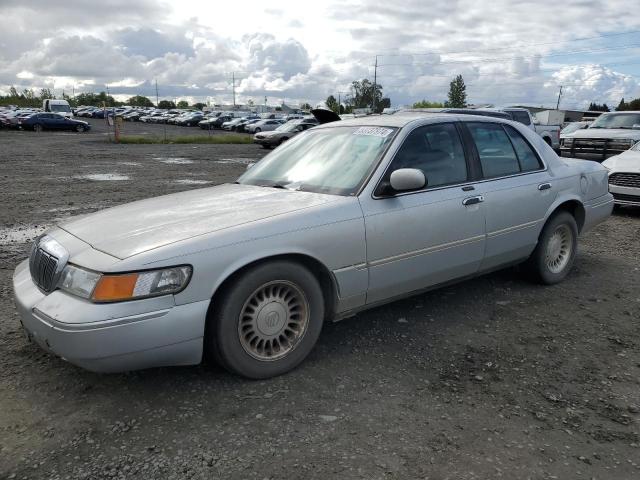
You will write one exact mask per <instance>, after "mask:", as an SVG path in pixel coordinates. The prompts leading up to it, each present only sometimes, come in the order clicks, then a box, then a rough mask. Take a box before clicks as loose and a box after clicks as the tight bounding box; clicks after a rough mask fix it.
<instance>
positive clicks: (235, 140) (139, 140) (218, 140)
mask: <svg viewBox="0 0 640 480" xmlns="http://www.w3.org/2000/svg"><path fill="white" fill-rule="evenodd" d="M252 142H253V140H252V138H251V137H250V136H248V135H247V136H245V135H211V136H207V135H183V136H180V137H171V138H166V139H165V138H163V137H151V136H149V137H147V136H141V135H122V136H121V137H120V142H119V143H124V144H128V145H154V144H185V143H213V144H218V145H219V144H246V143H252Z"/></svg>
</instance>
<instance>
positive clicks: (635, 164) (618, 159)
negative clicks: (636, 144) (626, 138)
mask: <svg viewBox="0 0 640 480" xmlns="http://www.w3.org/2000/svg"><path fill="white" fill-rule="evenodd" d="M602 165H604V166H605V167H607V168H608V169H609V170H611V171H612V172H625V173H640V152H638V151H636V150H627V151H626V152H623V153H621V154H620V155H615V156H613V157H610V158H608V159H607V160H605V161H604V162H602Z"/></svg>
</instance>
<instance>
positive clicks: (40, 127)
mask: <svg viewBox="0 0 640 480" xmlns="http://www.w3.org/2000/svg"><path fill="white" fill-rule="evenodd" d="M33 130H34V131H36V132H38V133H40V132H41V131H42V130H43V129H42V125H40V124H39V123H36V124H35V125H34V126H33Z"/></svg>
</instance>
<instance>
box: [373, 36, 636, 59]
mask: <svg viewBox="0 0 640 480" xmlns="http://www.w3.org/2000/svg"><path fill="white" fill-rule="evenodd" d="M635 33H640V30H629V31H626V32H618V33H605V34H602V35H596V36H592V37H582V38H574V39H569V40H556V41H553V42H542V43H528V44H520V45H514V46H510V47H497V48H490V49H476V50H460V51H454V52H442V51H440V52H437V51H433V52H422V53H411V52H409V53H391V54H384V55H382V54H381V55H380V56H385V57H401V56H409V55H413V56H423V55H457V54H462V53H474V52H479V51H484V52H492V51H500V50H516V49H521V48H527V47H540V46H546V45H561V44H565V43H571V42H581V41H585V40H597V39H600V38H609V37H617V36H622V35H631V34H635ZM383 51H384V50H383ZM387 51H391V50H387Z"/></svg>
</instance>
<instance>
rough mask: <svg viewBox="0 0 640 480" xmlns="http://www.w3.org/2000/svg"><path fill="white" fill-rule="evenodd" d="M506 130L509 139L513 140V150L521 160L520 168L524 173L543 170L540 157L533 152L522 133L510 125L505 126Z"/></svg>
mask: <svg viewBox="0 0 640 480" xmlns="http://www.w3.org/2000/svg"><path fill="white" fill-rule="evenodd" d="M504 128H505V130H506V131H507V133H508V134H509V138H510V139H511V143H512V144H513V148H514V149H515V151H516V154H517V155H518V160H520V167H521V168H522V171H523V172H530V171H532V170H540V169H541V168H542V163H541V162H540V159H539V158H538V155H536V152H534V151H533V148H531V145H529V143H527V141H526V140H525V139H524V138H523V137H522V135H521V134H520V132H518V131H517V130H516V129H515V128H513V127H510V126H509V125H505V126H504Z"/></svg>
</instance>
